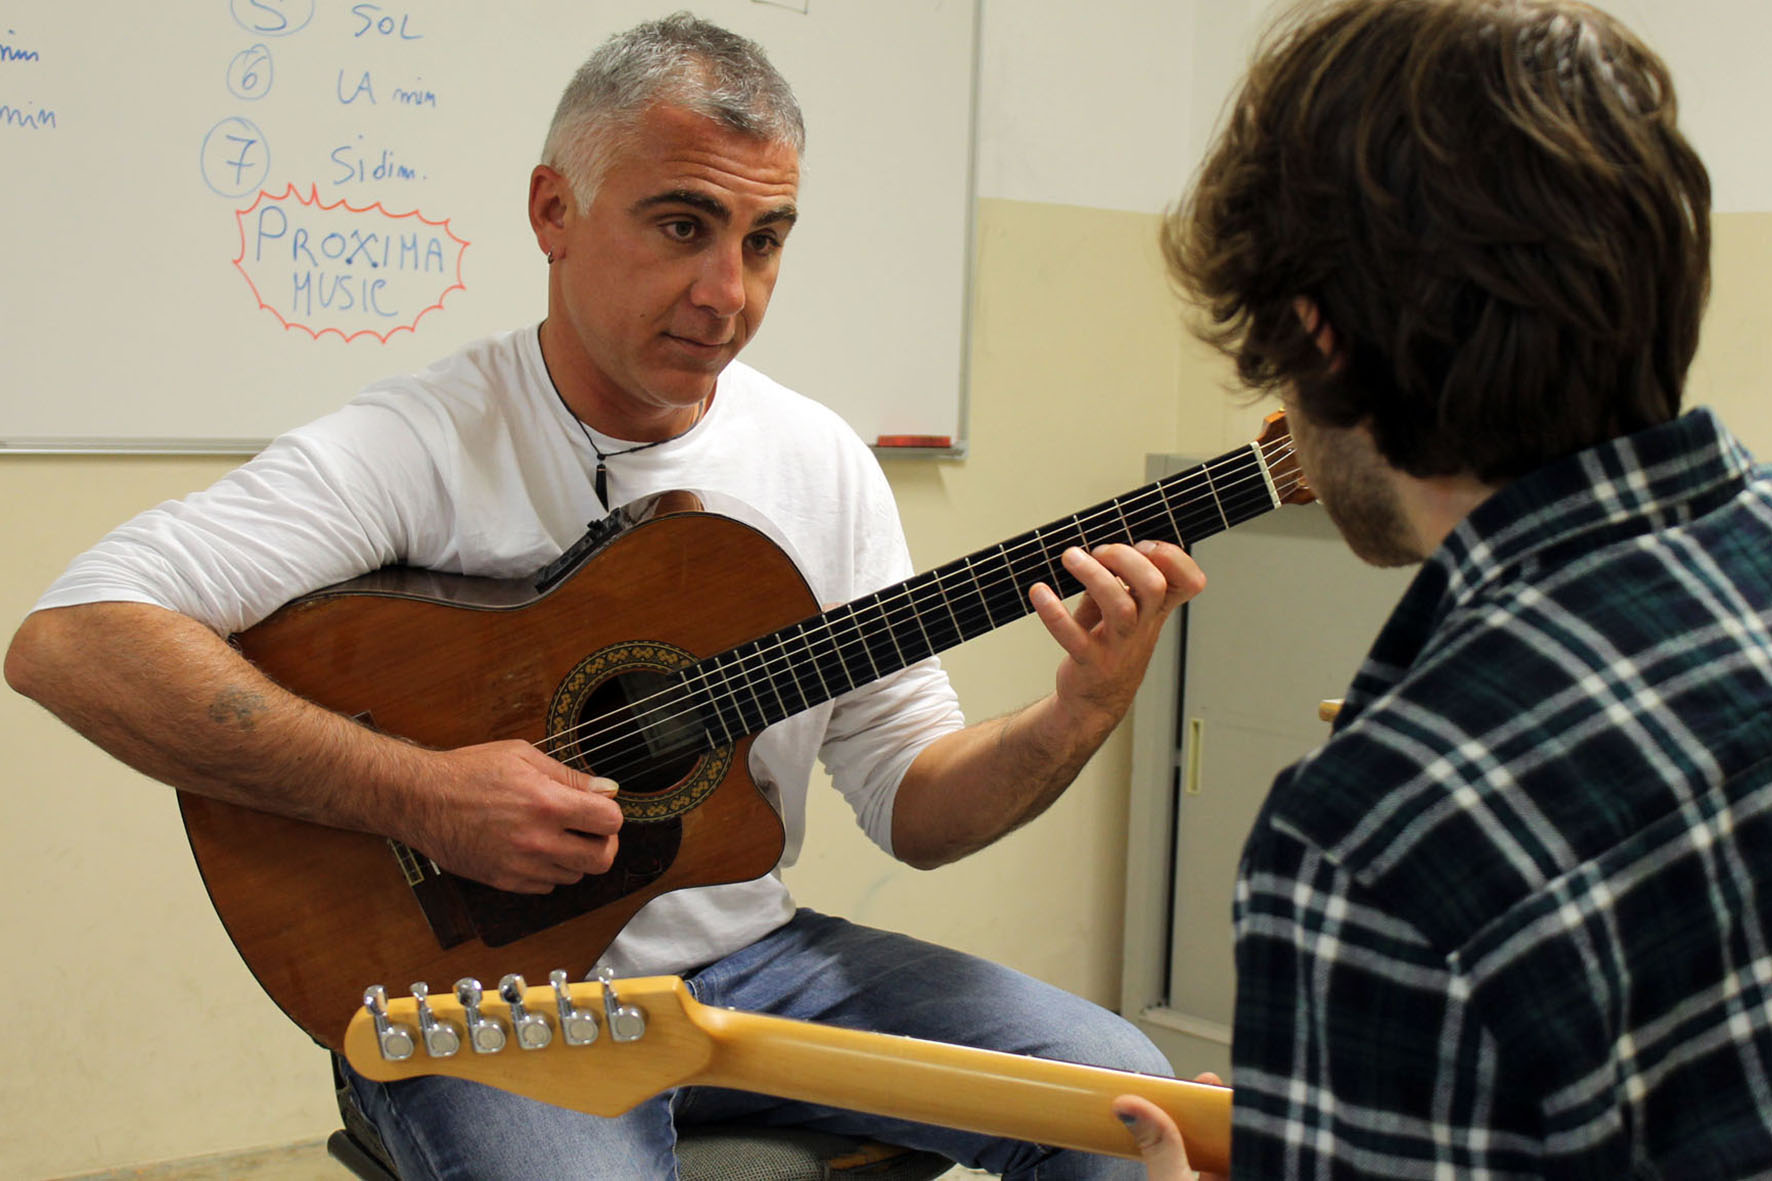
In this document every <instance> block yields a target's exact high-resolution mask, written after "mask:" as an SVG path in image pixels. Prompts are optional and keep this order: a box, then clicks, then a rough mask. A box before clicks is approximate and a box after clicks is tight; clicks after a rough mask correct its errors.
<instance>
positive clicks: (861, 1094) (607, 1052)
mask: <svg viewBox="0 0 1772 1181" xmlns="http://www.w3.org/2000/svg"><path fill="white" fill-rule="evenodd" d="M550 976H551V978H552V982H551V983H550V984H548V985H538V986H531V985H529V984H528V983H527V982H526V981H525V980H523V979H522V978H521V977H520V976H506V977H504V978H503V979H502V980H500V982H499V985H498V988H497V990H496V991H487V992H485V993H482V992H481V985H480V984H479V982H478V981H459V982H457V985H456V988H455V992H454V993H453V994H451V993H444V994H440V995H437V996H428V995H427V996H425V997H424V998H423V999H420V998H419V997H417V996H406V997H400V998H395V999H389V998H388V996H387V995H386V993H385V991H384V990H383V989H382V988H380V987H379V986H378V987H374V988H371V989H369V990H368V991H367V992H366V993H365V994H364V1004H363V1007H362V1008H361V1009H359V1010H357V1013H356V1015H355V1016H354V1017H353V1018H352V1019H351V1022H350V1025H349V1027H348V1028H347V1029H346V1031H345V1037H344V1054H345V1059H346V1060H347V1061H348V1062H350V1064H351V1066H352V1067H353V1068H355V1069H356V1070H357V1071H358V1073H360V1074H363V1075H365V1076H367V1077H369V1078H372V1079H376V1080H379V1081H382V1082H393V1081H396V1080H398V1079H406V1078H416V1077H418V1076H420V1075H449V1076H451V1077H454V1078H463V1079H470V1080H472V1081H474V1082H478V1083H485V1084H486V1085H487V1086H492V1087H497V1088H499V1089H501V1090H505V1091H512V1092H515V1093H516V1094H519V1095H526V1096H528V1097H529V1098H531V1099H539V1100H541V1101H542V1102H544V1103H552V1104H554V1105H555V1106H557V1107H567V1108H571V1109H573V1110H576V1111H588V1112H590V1113H591V1114H593V1115H602V1116H613V1115H620V1114H621V1113H622V1112H624V1111H627V1110H629V1109H631V1108H633V1107H634V1106H635V1105H637V1104H639V1103H640V1102H642V1101H643V1100H645V1099H648V1098H650V1097H651V1096H653V1095H656V1094H659V1093H660V1092H662V1091H666V1090H669V1089H670V1088H672V1087H677V1086H712V1087H730V1088H734V1089H737V1090H742V1091H755V1092H760V1093H762V1094H767V1095H776V1096H780V1097H782V1098H786V1099H798V1100H803V1101H805V1102H809V1103H819V1104H824V1105H826V1106H832V1107H844V1108H848V1109H850V1110H853V1111H865V1112H870V1113H872V1114H875V1115H883V1116H889V1117H892V1118H897V1119H907V1120H915V1121H918V1122H920V1123H928V1124H937V1125H940V1126H943V1127H950V1128H963V1129H966V1130H968V1131H973V1132H981V1133H984V1134H986V1135H991V1136H1003V1137H1007V1138H1009V1139H1013V1140H1027V1141H1032V1142H1034V1143H1037V1144H1047V1145H1052V1146H1055V1147H1062V1148H1075V1149H1081V1150H1082V1151H1085V1152H1097V1153H1106V1154H1108V1155H1112V1156H1125V1157H1135V1156H1137V1155H1138V1150H1137V1147H1136V1146H1135V1145H1134V1144H1133V1142H1132V1137H1131V1135H1130V1134H1129V1133H1128V1132H1127V1131H1126V1129H1125V1127H1124V1126H1123V1125H1122V1124H1121V1123H1120V1121H1119V1120H1118V1119H1117V1118H1116V1117H1115V1116H1114V1114H1113V1110H1112V1103H1113V1100H1114V1098H1115V1097H1116V1096H1119V1095H1126V1094H1135V1095H1141V1096H1143V1097H1144V1098H1146V1099H1149V1100H1150V1101H1151V1102H1153V1103H1155V1104H1156V1105H1157V1106H1159V1107H1161V1108H1162V1109H1163V1110H1164V1111H1166V1112H1168V1113H1169V1115H1170V1116H1171V1117H1172V1118H1174V1120H1175V1122H1176V1126H1177V1127H1179V1128H1180V1129H1181V1135H1182V1140H1183V1142H1184V1143H1185V1144H1186V1145H1187V1151H1188V1159H1189V1162H1190V1163H1191V1164H1192V1165H1193V1167H1194V1168H1196V1169H1200V1170H1204V1171H1207V1172H1225V1171H1227V1168H1228V1163H1227V1162H1228V1161H1229V1158H1230V1136H1231V1092H1230V1088H1228V1087H1221V1086H1213V1085H1210V1084H1206V1083H1190V1082H1182V1081H1180V1080H1179V1079H1172V1078H1160V1077H1157V1076H1154V1075H1146V1074H1135V1073H1132V1072H1130V1071H1121V1070H1107V1069H1104V1068H1102V1067H1099V1066H1080V1065H1076V1064H1074V1063H1069V1062H1054V1061H1051V1060H1049V1059H1045V1058H1033V1057H1028V1056H1026V1055H1019V1054H1005V1053H1001V1052H999V1051H995V1050H980V1049H975V1048H973V1047H969V1046H955V1045H949V1044H947V1043H945V1042H932V1041H924V1040H921V1039H918V1038H908V1037H895V1036H891V1035H888V1034H881V1033H866V1032H863V1031H861V1030H856V1029H844V1028H841V1027H838V1026H833V1025H825V1024H821V1023H818V1022H812V1021H794V1020H790V1019H788V1018H784V1017H769V1016H764V1015H761V1014H757V1013H744V1012H739V1011H738V1010H735V1009H720V1008H714V1007H712V1006H709V1005H704V1004H702V1003H701V1002H699V1001H697V1000H696V999H695V998H694V997H692V996H691V995H690V994H689V990H688V988H687V986H685V985H684V983H683V981H682V980H680V979H678V978H677V977H675V976H647V977H636V978H633V979H627V980H614V979H610V978H608V977H604V978H601V979H599V980H596V981H592V982H589V983H569V982H568V980H567V977H566V973H565V972H563V971H555V972H553V973H550ZM464 1002H465V1003H464ZM488 1134H489V1135H496V1134H497V1131H496V1129H490V1128H489V1129H488Z"/></svg>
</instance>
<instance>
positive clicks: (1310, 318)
mask: <svg viewBox="0 0 1772 1181" xmlns="http://www.w3.org/2000/svg"><path fill="white" fill-rule="evenodd" d="M1292 310H1293V311H1294V312H1296V313H1297V314H1298V322H1299V323H1300V324H1303V325H1304V330H1305V331H1306V332H1308V333H1310V334H1311V335H1312V336H1314V337H1316V339H1317V348H1318V349H1320V350H1322V353H1323V355H1324V356H1325V357H1334V356H1335V329H1333V328H1331V327H1329V324H1328V322H1327V321H1325V320H1324V319H1323V311H1322V309H1321V308H1319V307H1318V306H1317V301H1316V300H1314V299H1312V298H1311V297H1310V296H1308V295H1301V296H1299V297H1298V298H1296V299H1294V300H1293V301H1292Z"/></svg>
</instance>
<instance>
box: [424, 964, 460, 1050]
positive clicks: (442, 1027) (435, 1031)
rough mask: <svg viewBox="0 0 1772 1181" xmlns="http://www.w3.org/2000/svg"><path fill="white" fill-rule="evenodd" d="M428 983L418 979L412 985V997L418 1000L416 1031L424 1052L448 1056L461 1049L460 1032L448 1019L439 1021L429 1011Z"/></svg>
mask: <svg viewBox="0 0 1772 1181" xmlns="http://www.w3.org/2000/svg"><path fill="white" fill-rule="evenodd" d="M430 995H431V988H430V985H428V984H426V983H425V982H424V981H422V980H420V981H417V982H416V983H414V984H413V986H412V997H413V999H414V1000H416V1001H417V1002H418V1032H419V1034H420V1036H422V1037H423V1038H424V1041H425V1053H427V1054H429V1055H430V1056H431V1057H433V1058H450V1057H453V1056H454V1055H455V1054H456V1053H457V1052H459V1051H460V1050H461V1034H460V1033H458V1032H456V1028H455V1026H454V1025H452V1024H451V1023H450V1022H448V1021H440V1020H438V1018H437V1014H435V1013H433V1012H432V1011H431V1002H430Z"/></svg>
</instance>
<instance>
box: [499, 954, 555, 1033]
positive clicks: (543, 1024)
mask: <svg viewBox="0 0 1772 1181" xmlns="http://www.w3.org/2000/svg"><path fill="white" fill-rule="evenodd" d="M528 987H529V985H528V983H527V982H526V981H525V980H524V979H523V977H521V976H519V975H517V974H516V973H515V972H513V973H511V974H510V975H509V976H506V977H505V978H504V979H503V980H500V981H499V982H498V995H499V996H500V997H503V998H504V1002H505V1004H507V1005H509V1006H510V1007H511V1028H512V1029H514V1030H516V1031H517V1046H518V1047H519V1048H520V1049H524V1050H539V1049H541V1048H542V1047H544V1046H546V1045H547V1044H548V1043H549V1042H551V1041H553V1040H554V1027H553V1026H552V1025H549V1024H548V1019H547V1018H546V1017H544V1016H543V1015H542V1014H540V1013H531V1012H530V1011H529V1010H528V1009H527V1008H525V1007H524V1004H523V993H524V991H525V990H526V989H527V988H528Z"/></svg>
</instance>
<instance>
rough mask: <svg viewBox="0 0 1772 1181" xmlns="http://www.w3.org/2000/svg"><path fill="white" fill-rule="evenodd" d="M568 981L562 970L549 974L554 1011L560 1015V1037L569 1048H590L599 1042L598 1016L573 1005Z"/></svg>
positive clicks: (556, 969)
mask: <svg viewBox="0 0 1772 1181" xmlns="http://www.w3.org/2000/svg"><path fill="white" fill-rule="evenodd" d="M566 981H567V977H566V972H565V971H564V970H563V969H561V968H555V969H554V970H553V971H552V972H549V973H548V983H549V984H552V985H553V986H554V1009H555V1010H556V1011H557V1012H558V1013H559V1014H560V1036H561V1037H563V1038H565V1039H566V1044H567V1045H569V1046H588V1045H590V1044H591V1043H592V1042H594V1041H596V1040H597V1015H596V1014H595V1013H593V1012H591V1011H590V1010H589V1009H581V1008H579V1007H578V1006H577V1005H575V1004H573V1003H572V992H571V990H570V989H568V988H567V986H566Z"/></svg>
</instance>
